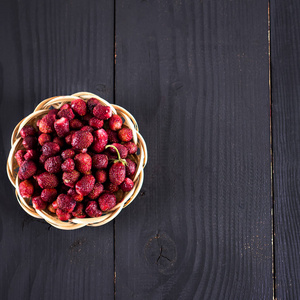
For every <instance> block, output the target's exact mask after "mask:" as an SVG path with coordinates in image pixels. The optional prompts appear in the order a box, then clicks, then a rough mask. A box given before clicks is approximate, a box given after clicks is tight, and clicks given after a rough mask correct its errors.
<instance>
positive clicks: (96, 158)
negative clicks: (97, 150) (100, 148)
mask: <svg viewBox="0 0 300 300" xmlns="http://www.w3.org/2000/svg"><path fill="white" fill-rule="evenodd" d="M92 162H93V168H95V169H106V168H107V165H108V158H107V156H106V155H105V154H95V155H93V158H92Z"/></svg>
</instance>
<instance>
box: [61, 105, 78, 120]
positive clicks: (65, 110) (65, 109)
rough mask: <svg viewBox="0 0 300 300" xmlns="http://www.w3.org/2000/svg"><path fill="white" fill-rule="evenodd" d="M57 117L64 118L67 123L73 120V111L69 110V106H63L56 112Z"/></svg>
mask: <svg viewBox="0 0 300 300" xmlns="http://www.w3.org/2000/svg"><path fill="white" fill-rule="evenodd" d="M57 116H58V117H59V118H66V119H67V120H68V121H71V120H73V119H74V118H75V115H74V113H73V110H72V109H71V107H70V105H69V104H64V105H63V106H62V107H61V109H60V111H59V112H58V114H57Z"/></svg>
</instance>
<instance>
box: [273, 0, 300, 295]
mask: <svg viewBox="0 0 300 300" xmlns="http://www.w3.org/2000/svg"><path fill="white" fill-rule="evenodd" d="M299 15H300V3H299V1H292V0H288V1H284V2H283V1H277V0H276V1H271V66H272V103H273V113H272V116H273V118H272V119H273V126H272V127H273V151H274V200H275V201H274V203H275V210H274V212H275V214H274V216H275V218H274V220H275V224H274V225H275V230H274V232H275V253H274V254H275V255H274V257H275V273H276V280H275V283H276V296H277V299H300V257H299V254H300V201H299V197H300V192H299V182H300V181H299V180H300V177H299V176H300V174H299V165H300V155H299V154H300V139H299V132H300V106H299V97H300V89H299V87H300V84H299V79H300V69H299V55H300V49H299V44H300V35H299V34H300V22H299Z"/></svg>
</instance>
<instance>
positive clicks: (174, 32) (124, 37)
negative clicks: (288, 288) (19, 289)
mask: <svg viewBox="0 0 300 300" xmlns="http://www.w3.org/2000/svg"><path fill="white" fill-rule="evenodd" d="M116 3H117V6H116V73H115V75H116V82H115V85H116V98H115V99H116V103H117V104H120V105H122V106H124V107H126V108H128V109H129V110H130V111H131V112H132V113H133V114H134V115H135V116H136V118H137V121H138V123H139V126H140V128H141V132H142V134H143V136H144V137H145V139H146V141H147V143H148V150H149V163H148V166H147V167H146V171H145V182H144V186H143V189H142V193H141V195H140V197H139V198H138V199H136V200H135V202H134V203H133V204H132V205H130V206H129V207H128V209H127V208H126V211H124V212H122V214H121V215H120V216H119V217H118V218H117V219H116V221H115V222H116V232H115V234H116V275H117V276H116V299H145V298H146V299H271V298H272V245H271V234H272V230H271V229H272V228H271V206H272V201H271V178H270V166H271V158H270V141H269V130H270V129H269V128H270V115H269V94H268V66H269V64H268V3H267V1H165V0H161V1H139V2H137V1H130V0H117V1H116Z"/></svg>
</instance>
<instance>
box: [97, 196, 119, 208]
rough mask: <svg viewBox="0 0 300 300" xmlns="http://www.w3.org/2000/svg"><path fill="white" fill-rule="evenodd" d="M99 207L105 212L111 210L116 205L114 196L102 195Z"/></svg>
mask: <svg viewBox="0 0 300 300" xmlns="http://www.w3.org/2000/svg"><path fill="white" fill-rule="evenodd" d="M98 201H99V206H100V209H101V210H102V211H107V210H110V209H112V208H113V207H115V206H116V204H117V199H116V196H115V195H114V194H111V193H103V194H102V195H101V196H100V197H99V200H98Z"/></svg>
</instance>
